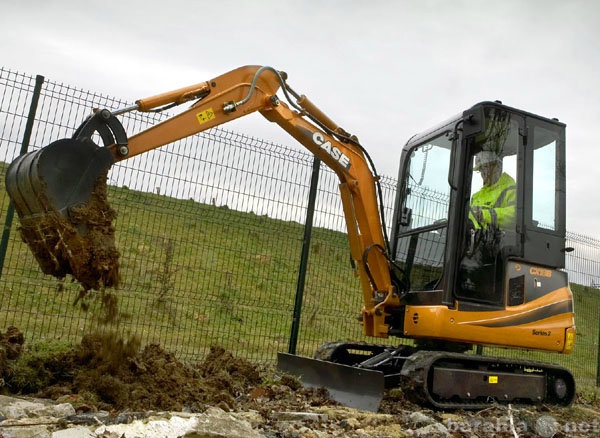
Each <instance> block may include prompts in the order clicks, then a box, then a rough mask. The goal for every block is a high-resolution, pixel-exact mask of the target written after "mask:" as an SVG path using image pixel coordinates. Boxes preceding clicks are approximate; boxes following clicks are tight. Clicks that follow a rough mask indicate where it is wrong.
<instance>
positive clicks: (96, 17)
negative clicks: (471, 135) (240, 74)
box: [0, 0, 600, 237]
mask: <svg viewBox="0 0 600 438" xmlns="http://www.w3.org/2000/svg"><path fill="white" fill-rule="evenodd" d="M0 54H1V65H3V66H4V67H6V68H9V69H11V70H16V71H19V72H22V73H26V74H32V75H35V74H41V75H44V76H45V77H46V78H47V79H48V80H51V81H55V82H63V83H66V84H69V85H73V86H75V87H78V88H84V89H88V90H93V91H97V92H100V93H104V94H108V95H111V96H115V97H120V98H123V99H127V100H131V101H133V100H135V99H138V98H142V97H147V96H150V95H154V94H158V93H160V92H163V91H168V90H170V89H174V88H179V87H182V86H185V85H189V84H192V83H198V82H203V81H205V80H208V79H211V78H212V77H215V76H219V75H221V74H222V73H225V72H227V71H229V70H231V69H234V68H236V67H238V66H242V65H247V64H259V65H270V66H273V67H275V68H277V69H279V70H284V71H286V72H287V73H288V75H289V80H288V82H289V83H290V85H291V86H292V87H293V88H294V89H295V90H296V91H298V92H300V93H303V94H306V95H307V96H308V97H309V98H311V100H312V101H313V102H315V103H317V104H318V105H319V106H320V107H321V108H322V109H323V110H324V111H325V112H326V113H327V114H328V115H329V116H330V117H331V118H332V119H334V120H335V121H336V122H337V123H339V124H340V125H341V126H343V127H344V128H345V129H346V130H347V131H349V132H351V133H353V134H355V135H357V136H358V138H359V139H360V140H361V142H362V144H363V145H364V146H365V147H366V148H367V150H368V151H369V152H370V154H371V156H372V158H373V161H374V162H375V165H376V166H377V169H378V171H379V173H380V174H384V175H388V176H392V177H396V176H397V168H398V162H399V158H400V152H401V149H402V146H403V145H404V143H405V142H406V141H407V140H408V138H410V137H411V136H412V135H413V134H415V133H418V132H420V131H423V130H425V129H427V128H429V127H430V126H431V125H434V124H437V123H438V122H441V121H443V120H445V119H447V118H449V117H451V116H453V115H455V114H458V113H459V112H461V111H463V110H464V109H466V108H468V107H470V106H472V105H473V104H474V103H477V102H479V101H482V100H502V101H503V103H505V104H507V105H510V106H514V107H517V108H522V109H526V110H528V111H531V112H534V113H537V114H540V115H543V116H546V117H556V118H558V119H560V120H561V121H563V122H565V123H566V124H567V178H568V193H567V196H568V204H567V206H568V211H567V229H568V230H569V231H572V232H576V233H580V234H584V235H588V236H594V237H600V232H599V231H598V229H597V228H596V224H597V223H598V218H600V202H599V201H600V195H599V194H598V187H600V181H599V178H598V175H599V174H600V172H599V164H600V147H599V145H598V141H597V140H596V138H595V137H596V136H597V134H596V132H595V128H596V127H597V126H599V125H600V124H599V123H598V119H599V118H600V80H599V79H598V78H599V77H600V1H596V0H580V1H577V0H568V1H565V0H562V1H557V0H544V1H542V0H521V1H517V0H503V1H498V2H491V1H486V0H480V1H477V0H470V1H466V0H465V1H461V0H452V1H450V0H440V1H428V0H418V1H417V0H414V1H404V0H401V1H393V0H385V1H383V0H368V1H367V0H362V1H353V0H347V1H341V0H338V1H328V0H279V1H276V0H249V1H242V0H215V1H204V0H169V1H166V2H158V1H151V0H144V1H137V0H132V1H130V0H121V1H111V0H104V1H95V2H86V1H81V0H79V1H70V0H55V1H53V0H44V1H38V0H23V1H18V2H17V1H14V2H8V1H7V0H3V1H2V4H1V5H0ZM226 127H227V126H226ZM229 128H230V129H234V130H238V131H241V132H244V133H247V134H249V135H254V136H259V137H261V138H265V139H268V140H274V141H276V142H278V143H283V144H287V145H292V144H293V140H292V139H291V138H288V137H287V136H286V134H285V133H284V132H283V131H281V130H280V129H279V128H277V127H276V126H273V125H271V124H270V123H269V122H267V121H263V120H261V118H260V116H258V115H256V116H251V117H249V118H247V119H243V120H241V121H239V122H236V124H235V125H229Z"/></svg>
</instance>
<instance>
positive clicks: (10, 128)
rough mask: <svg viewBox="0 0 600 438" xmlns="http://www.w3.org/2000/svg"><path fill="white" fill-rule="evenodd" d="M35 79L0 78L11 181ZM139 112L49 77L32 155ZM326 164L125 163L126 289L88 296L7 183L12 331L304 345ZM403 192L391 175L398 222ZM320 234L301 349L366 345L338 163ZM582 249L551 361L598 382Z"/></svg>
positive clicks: (232, 148)
mask: <svg viewBox="0 0 600 438" xmlns="http://www.w3.org/2000/svg"><path fill="white" fill-rule="evenodd" d="M42 79H43V78H42ZM37 80H38V81H39V80H40V77H38V78H37ZM35 84H36V77H31V76H28V75H24V74H20V73H17V72H13V71H10V70H6V69H0V169H1V173H2V175H4V173H5V171H6V167H7V165H8V164H7V163H10V162H11V161H12V160H13V159H14V158H15V157H16V156H17V155H18V154H19V153H20V149H21V145H22V141H23V136H24V132H25V127H26V121H27V115H28V112H29V106H30V102H31V98H32V93H33V90H34V88H35ZM129 105H131V103H130V102H125V101H121V100H119V99H114V98H112V97H109V96H104V95H99V94H95V93H91V92H86V91H83V90H79V89H76V88H73V87H71V86H68V85H64V84H58V83H54V82H51V81H44V83H43V87H42V89H41V94H40V99H39V104H38V107H37V112H36V115H35V124H34V127H33V130H32V135H31V139H30V141H29V150H35V149H38V148H40V147H42V146H45V145H46V144H48V143H50V142H51V141H53V140H56V139H59V138H64V137H70V136H71V135H72V133H73V130H74V129H75V127H77V126H78V125H79V124H80V123H81V122H82V121H83V120H84V119H85V117H86V116H87V115H88V113H89V111H90V109H91V108H104V107H105V108H109V109H117V108H123V107H127V106H129ZM165 117H167V116H166V115H164V114H162V113H143V114H142V113H127V114H124V115H122V116H120V120H121V121H122V123H123V125H124V127H125V129H126V131H127V132H128V133H135V132H139V131H140V130H142V129H145V128H146V127H149V126H151V125H154V124H155V123H156V122H158V121H160V120H163V119H164V118H165ZM312 166H313V157H312V155H310V154H309V153H306V152H304V151H301V150H299V149H294V148H292V147H286V146H282V145H277V144H273V143H270V142H266V141H263V140H260V139H256V138H251V137H248V136H245V135H242V134H239V133H235V132H231V131H229V130H226V129H220V128H215V129H211V130H209V131H206V132H204V133H201V134H198V135H194V136H192V137H188V138H186V139H184V140H181V141H178V142H175V143H173V144H170V145H168V146H165V147H162V148H160V149H157V150H154V151H151V152H148V153H146V154H143V155H140V156H136V157H133V158H131V159H129V160H125V161H122V162H120V163H118V164H116V165H114V166H113V167H112V168H111V171H110V173H109V178H108V182H109V187H108V196H109V200H110V203H111V205H112V207H113V208H114V209H115V210H116V211H117V220H116V224H115V226H116V229H117V233H116V239H117V247H118V248H119V251H120V272H121V282H120V286H119V289H118V290H117V291H116V292H114V293H113V292H109V291H103V292H92V293H87V294H86V293H83V292H82V290H81V287H80V286H78V285H77V284H76V283H74V282H70V281H68V280H58V279H54V278H50V277H48V276H44V275H43V274H42V273H41V271H40V269H39V268H38V265H37V263H36V262H35V260H34V258H33V256H32V255H31V253H30V252H29V251H28V249H27V247H26V245H25V244H24V243H23V242H21V240H20V238H19V234H18V232H17V224H16V221H15V223H11V221H10V217H9V216H10V215H9V211H10V209H9V199H8V196H7V195H6V191H5V190H4V187H2V190H1V192H0V207H1V211H2V217H1V220H3V223H4V224H5V226H4V234H3V237H4V239H3V240H4V241H5V244H4V245H3V248H1V249H0V253H1V254H0V255H1V257H0V261H1V262H0V273H1V276H0V290H1V293H2V300H0V327H1V328H6V327H8V326H10V325H14V326H17V327H18V328H19V329H20V330H21V331H23V333H24V334H25V336H26V338H27V339H28V340H33V341H36V342H37V341H39V342H55V341H64V342H78V341H79V340H80V338H81V336H82V335H83V334H84V333H86V332H88V331H92V330H98V329H102V330H106V329H110V330H118V331H119V332H121V333H123V334H124V335H128V336H132V335H135V336H137V337H139V338H140V340H141V341H142V343H159V344H161V345H162V346H163V348H165V349H166V350H167V351H170V352H173V353H174V354H176V355H177V356H178V357H179V358H180V359H182V360H187V361H197V360H199V359H201V358H202V357H204V356H205V355H206V353H207V352H208V349H209V347H210V346H211V345H215V344H219V345H221V346H223V347H225V348H227V349H229V350H231V351H232V352H234V353H235V354H236V355H238V356H240V357H245V358H248V359H252V360H257V361H264V362H272V361H274V360H275V356H276V352H277V351H287V349H288V345H289V341H290V330H291V326H292V317H293V312H294V301H295V293H296V286H297V281H298V273H299V267H300V257H301V250H302V245H303V239H304V222H305V219H306V216H307V208H308V198H309V196H308V194H309V189H310V181H311V172H312ZM395 186H396V183H395V180H394V179H393V178H387V177H383V178H382V187H383V196H384V204H385V215H386V219H387V223H388V224H390V223H391V218H392V210H393V203H394V198H395ZM314 227H315V228H314V229H313V233H312V239H311V241H310V248H309V251H308V254H309V257H308V265H307V267H306V268H307V276H306V282H305V285H304V291H303V301H302V314H301V319H300V331H299V336H298V340H297V349H296V352H297V353H298V354H301V355H308V356H310V355H312V354H313V352H314V350H315V348H316V347H317V346H319V345H320V344H321V343H322V342H325V341H330V340H343V339H352V340H358V341H360V340H365V341H368V339H366V338H365V339H364V338H363V335H362V327H361V326H360V324H359V323H358V321H357V316H358V313H359V310H360V308H361V306H362V298H361V294H360V293H359V284H358V280H357V279H356V278H354V276H353V273H352V270H351V269H350V263H349V249H348V243H347V237H346V235H345V223H344V219H343V214H342V208H341V201H340V197H339V194H338V188H337V177H336V175H335V174H334V173H333V172H331V171H329V170H328V169H327V168H325V167H324V166H321V169H320V179H319V184H318V188H317V202H316V207H315V211H314ZM568 240H569V245H570V246H572V247H574V248H575V251H574V252H572V253H569V255H568V257H567V269H568V271H569V274H570V275H571V279H572V281H574V282H575V283H577V284H576V285H573V291H574V294H575V305H576V314H577V317H576V318H577V325H578V335H577V345H576V352H575V353H574V354H573V355H571V356H569V357H562V356H561V357H559V356H556V355H549V356H547V359H548V360H549V361H550V362H560V363H564V364H565V365H568V366H569V367H570V368H572V369H573V370H574V371H575V374H576V376H577V378H578V380H579V381H581V382H585V383H595V381H596V372H597V362H598V337H599V333H598V321H599V317H600V312H598V310H597V309H598V305H597V303H599V302H600V297H599V296H598V294H600V290H599V287H600V265H599V260H600V242H599V241H597V240H594V239H592V238H589V237H585V236H581V235H577V234H572V233H569V236H568ZM394 342H395V343H397V342H398V340H397V339H396V340H389V341H386V343H394ZM500 353H501V354H504V352H502V351H501V352H500ZM509 354H518V355H521V356H523V355H525V356H527V357H536V358H540V357H542V358H544V359H545V358H546V356H544V355H543V354H542V353H537V352H523V351H519V352H517V353H509Z"/></svg>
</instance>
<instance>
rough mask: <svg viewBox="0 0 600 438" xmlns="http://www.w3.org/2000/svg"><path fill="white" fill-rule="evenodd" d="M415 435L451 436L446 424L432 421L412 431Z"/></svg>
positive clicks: (426, 437) (427, 437)
mask: <svg viewBox="0 0 600 438" xmlns="http://www.w3.org/2000/svg"><path fill="white" fill-rule="evenodd" d="M414 436H415V437H423V438H429V437H449V436H451V435H450V433H449V432H448V429H447V428H446V426H444V425H443V424H442V423H433V424H429V425H427V426H424V427H420V428H419V429H417V430H415V431H414Z"/></svg>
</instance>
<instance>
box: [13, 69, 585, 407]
mask: <svg viewBox="0 0 600 438" xmlns="http://www.w3.org/2000/svg"><path fill="white" fill-rule="evenodd" d="M278 91H280V92H281V93H282V95H283V97H284V98H285V99H282V100H280V98H279V97H278V96H277V94H276V93H277V92H278ZM283 100H285V102H284V101H283ZM185 102H191V106H190V107H189V108H188V109H186V110H183V111H182V112H181V113H179V114H177V115H175V116H173V117H171V118H169V119H166V120H165V121H163V122H161V123H158V124H156V125H154V126H152V127H150V128H149V129H147V130H145V131H143V132H140V133H137V134H135V135H133V136H131V137H128V136H127V135H126V133H125V130H124V129H123V127H122V125H121V123H120V122H119V120H118V119H117V116H118V115H119V114H122V113H125V112H129V111H158V110H161V109H164V108H166V107H171V106H174V105H178V104H182V103H185ZM255 111H258V112H260V113H261V114H262V115H263V116H264V117H266V118H267V119H268V120H270V121H271V122H275V123H277V124H278V125H279V126H281V127H282V128H283V129H284V130H285V131H287V132H288V133H289V134H290V135H291V136H292V137H294V138H295V139H296V140H297V141H299V142H300V143H301V144H302V145H304V146H305V147H306V148H307V149H308V150H310V151H311V152H312V153H313V154H314V155H316V156H317V157H319V158H320V159H321V160H322V162H323V163H325V164H326V165H327V166H329V167H330V168H331V169H332V170H333V171H334V172H335V173H336V174H337V176H338V177H339V180H340V185H339V188H340V195H341V198H342V201H343V211H344V215H345V219H346V223H347V231H348V239H349V243H350V252H351V257H352V260H353V262H354V263H353V265H354V269H355V270H356V272H357V274H358V277H359V278H360V287H361V291H362V296H363V299H364V306H363V308H362V310H361V311H360V318H359V319H360V322H361V323H362V325H363V328H364V333H365V335H367V336H372V337H379V338H387V337H390V336H395V337H399V338H409V339H413V340H414V342H413V343H412V345H399V346H396V347H390V346H382V345H371V344H366V343H362V342H357V343H352V342H331V343H327V344H325V345H323V346H321V347H320V348H319V349H318V350H317V353H316V356H315V358H304V357H299V356H295V355H289V354H283V353H280V354H279V357H278V367H279V369H280V370H282V371H285V372H290V373H293V374H297V375H299V376H300V377H301V379H302V380H303V381H304V382H305V383H306V384H307V385H314V386H324V387H326V388H327V389H329V391H330V393H331V395H332V397H333V398H335V399H337V400H339V401H341V402H343V403H346V404H349V405H352V406H356V407H360V408H364V409H371V410H376V409H377V407H378V405H379V402H380V400H381V397H382V394H383V390H384V388H386V387H393V386H396V385H402V386H404V385H406V386H408V387H410V388H411V390H410V391H407V392H410V394H412V395H414V396H415V397H416V398H417V399H418V400H420V401H422V402H425V403H428V404H430V405H433V406H434V407H437V408H467V409H468V408H481V407H484V406H487V405H489V404H490V403H495V402H500V403H502V402H505V403H546V404H555V405H569V404H570V403H571V401H572V399H573V397H574V394H575V382H574V379H573V376H572V374H571V373H570V372H569V371H568V370H567V369H565V368H563V367H560V366H556V365H550V364H546V363H540V362H532V361H528V360H520V359H513V358H510V359H509V358H504V357H490V356H481V355H476V354H472V350H473V348H474V346H481V345H486V346H502V347H509V348H523V349H538V350H546V351H554V352H558V353H570V352H571V350H572V349H573V344H574V339H575V324H574V313H573V297H572V294H571V291H570V289H569V283H568V279H567V274H566V273H565V272H564V271H563V270H562V269H561V268H563V267H564V262H565V252H566V251H568V250H570V249H569V248H566V247H565V125H564V124H563V123H560V122H558V121H557V120H555V119H549V118H545V117H540V116H537V115H534V114H531V113H528V112H525V111H521V110H517V109H514V108H511V107H508V106H505V105H503V104H501V103H500V102H481V103H478V104H476V105H474V106H473V107H471V108H469V109H467V110H465V111H463V112H462V113H460V114H458V115H457V116H455V117H453V118H451V119H449V120H448V121H446V122H444V123H442V124H440V125H439V126H436V127H435V128H433V129H431V130H428V131H426V132H424V133H422V134H418V135H415V136H413V137H412V138H411V139H410V140H409V141H408V143H406V145H405V146H404V149H403V151H402V156H401V159H400V169H399V178H398V187H397V195H396V199H395V206H394V215H393V221H392V223H391V224H390V226H389V230H391V232H390V233H389V236H388V226H387V225H386V224H385V223H384V215H383V212H382V197H381V191H380V189H379V178H378V175H377V173H376V172H375V168H374V166H373V163H372V162H371V159H370V158H369V155H368V153H367V151H366V150H365V148H363V146H362V145H361V144H360V143H359V141H358V139H357V137H356V136H354V135H352V134H350V133H348V132H347V131H346V130H344V129H342V128H341V127H340V126H339V125H338V124H337V123H335V122H334V121H333V120H332V119H331V118H329V117H328V116H327V115H325V114H324V113H323V112H322V111H321V110H320V109H319V108H317V106H315V105H314V104H313V103H312V102H311V101H310V100H309V99H308V98H307V97H306V96H304V95H300V94H298V93H296V92H295V91H294V90H293V89H292V88H291V87H290V86H289V85H288V83H287V75H286V74H285V73H283V72H281V71H277V70H275V69H273V68H271V67H259V66H246V67H241V68H238V69H236V70H233V71H231V72H229V73H226V74H224V75H222V76H219V77H216V78H214V79H211V80H209V81H206V82H202V83H200V84H197V85H193V86H190V87H186V88H183V89H179V90H175V91H172V92H168V93H165V94H160V95H157V96H154V97H150V98H147V99H140V100H138V101H137V102H136V104H135V105H134V106H132V107H128V108H124V109H120V110H115V111H112V112H111V111H109V110H107V109H103V110H99V111H96V112H95V113H94V114H93V115H92V116H90V118H88V119H87V120H86V121H84V123H83V124H82V125H81V126H80V127H79V128H78V129H77V130H76V131H75V133H74V135H73V137H72V138H70V139H63V140H58V141H56V142H54V143H52V144H50V145H48V146H46V147H45V148H42V149H40V150H38V151H34V152H30V153H28V154H25V155H22V156H20V157H19V158H17V159H16V160H15V161H14V162H13V163H11V165H10V167H9V169H8V171H7V174H6V187H7V190H8V192H9V195H10V197H11V199H12V201H13V204H14V206H15V209H16V211H17V213H18V214H19V217H20V221H21V224H22V228H23V229H24V230H25V231H27V232H26V233H24V238H25V240H26V242H27V243H28V244H29V246H30V247H31V248H32V249H33V250H34V253H36V255H38V256H39V251H40V250H39V248H40V247H45V248H46V249H45V251H48V252H50V253H51V254H45V255H44V257H38V259H39V260H42V259H44V260H47V259H48V256H50V258H52V257H54V259H55V261H56V262H57V263H55V264H54V266H60V269H59V271H58V272H53V271H52V269H53V268H52V267H51V266H48V265H46V266H45V267H44V266H43V269H44V270H45V272H46V273H52V274H55V275H57V274H58V275H62V276H64V275H66V274H70V273H73V272H74V271H75V269H74V268H73V266H72V260H70V257H71V255H72V254H73V253H76V252H77V251H70V250H69V248H68V247H67V248H65V245H66V246H68V242H69V240H64V239H63V240H61V239H62V238H63V237H64V235H67V234H69V235H71V237H78V238H80V240H83V241H85V239H86V236H87V233H89V230H90V227H91V226H92V225H91V224H86V223H85V221H83V222H82V221H81V215H80V214H79V215H78V214H74V212H75V213H77V212H78V211H79V212H80V211H81V208H82V206H83V207H85V206H86V204H88V203H90V202H91V199H92V198H93V197H94V196H92V194H93V192H95V196H96V197H97V196H98V193H97V191H98V181H102V180H104V183H105V181H106V175H107V172H108V169H109V168H110V166H111V165H112V164H113V163H115V162H118V161H121V160H126V159H128V158H131V157H133V156H136V155H139V154H143V153H144V152H146V151H149V150H151V149H155V148H158V147H160V146H163V145H166V144H168V143H171V142H173V141H176V140H178V139H181V138H184V137H186V136H190V135H194V134H196V133H199V132H201V131H204V130H207V129H209V128H212V127H214V126H217V125H220V124H223V123H225V122H228V121H230V120H233V119H236V118H239V117H242V116H245V115H247V114H250V113H253V112H255ZM95 139H96V140H97V141H98V142H99V143H102V144H96V142H95V141H94V140H95ZM490 172H491V175H492V176H489V175H490ZM499 184H501V185H502V186H501V187H500V186H499ZM100 196H102V193H100ZM104 196H105V194H104ZM476 199H479V200H482V199H483V200H484V202H480V203H479V204H476V203H475V200H476ZM74 217H79V218H80V219H79V222H77V223H76V224H73V218H74ZM40 224H46V225H47V224H54V225H52V226H51V227H48V226H46V227H45V228H44V227H40ZM69 224H71V225H73V226H70V225H69ZM61 227H62V228H63V229H61ZM42 228H43V229H44V230H45V231H36V229H40V230H41V229H42ZM49 228H50V229H49ZM49 238H51V239H52V245H44V241H45V239H49ZM71 241H73V240H72V239H71ZM61 246H62V247H61ZM59 259H60V260H59ZM104 281H105V283H110V278H106V279H104Z"/></svg>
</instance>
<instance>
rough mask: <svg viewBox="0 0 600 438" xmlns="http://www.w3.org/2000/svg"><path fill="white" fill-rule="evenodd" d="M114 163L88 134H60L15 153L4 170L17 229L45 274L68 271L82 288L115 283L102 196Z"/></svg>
mask: <svg viewBox="0 0 600 438" xmlns="http://www.w3.org/2000/svg"><path fill="white" fill-rule="evenodd" d="M113 163H114V157H113V155H112V153H111V152H110V151H109V149H107V148H106V147H100V146H97V145H96V144H95V143H94V142H93V141H92V140H91V139H89V138H78V139H63V140H58V141H55V142H53V143H51V144H50V145H48V146H46V147H44V148H42V149H40V150H37V151H34V152H29V153H26V154H24V155H21V156H20V157H18V158H17V159H15V160H14V161H13V162H12V163H11V164H10V166H9V167H8V170H7V172H6V189H7V192H8V194H9V196H10V198H11V200H12V203H13V206H14V208H15V210H16V212H17V214H18V216H19V219H20V222H21V226H20V232H21V236H22V237H23V240H24V241H25V242H26V243H27V245H28V246H29V247H30V249H31V251H32V252H33V254H34V256H35V258H36V259H37V261H38V263H39V265H40V267H41V268H42V271H43V272H44V273H45V274H50V275H54V276H55V277H59V278H62V277H64V276H65V275H66V274H71V275H73V276H74V277H75V278H76V279H77V280H79V281H80V282H81V284H82V285H83V287H84V288H85V289H98V288H100V287H102V286H113V285H116V283H117V281H118V280H117V279H118V270H117V268H116V261H117V259H118V252H117V251H116V249H115V246H114V229H113V228H112V225H111V221H112V219H113V218H114V217H115V214H114V211H113V210H112V209H111V208H110V206H109V205H108V203H107V200H106V175H107V173H108V170H109V168H110V166H111V165H112V164H113Z"/></svg>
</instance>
